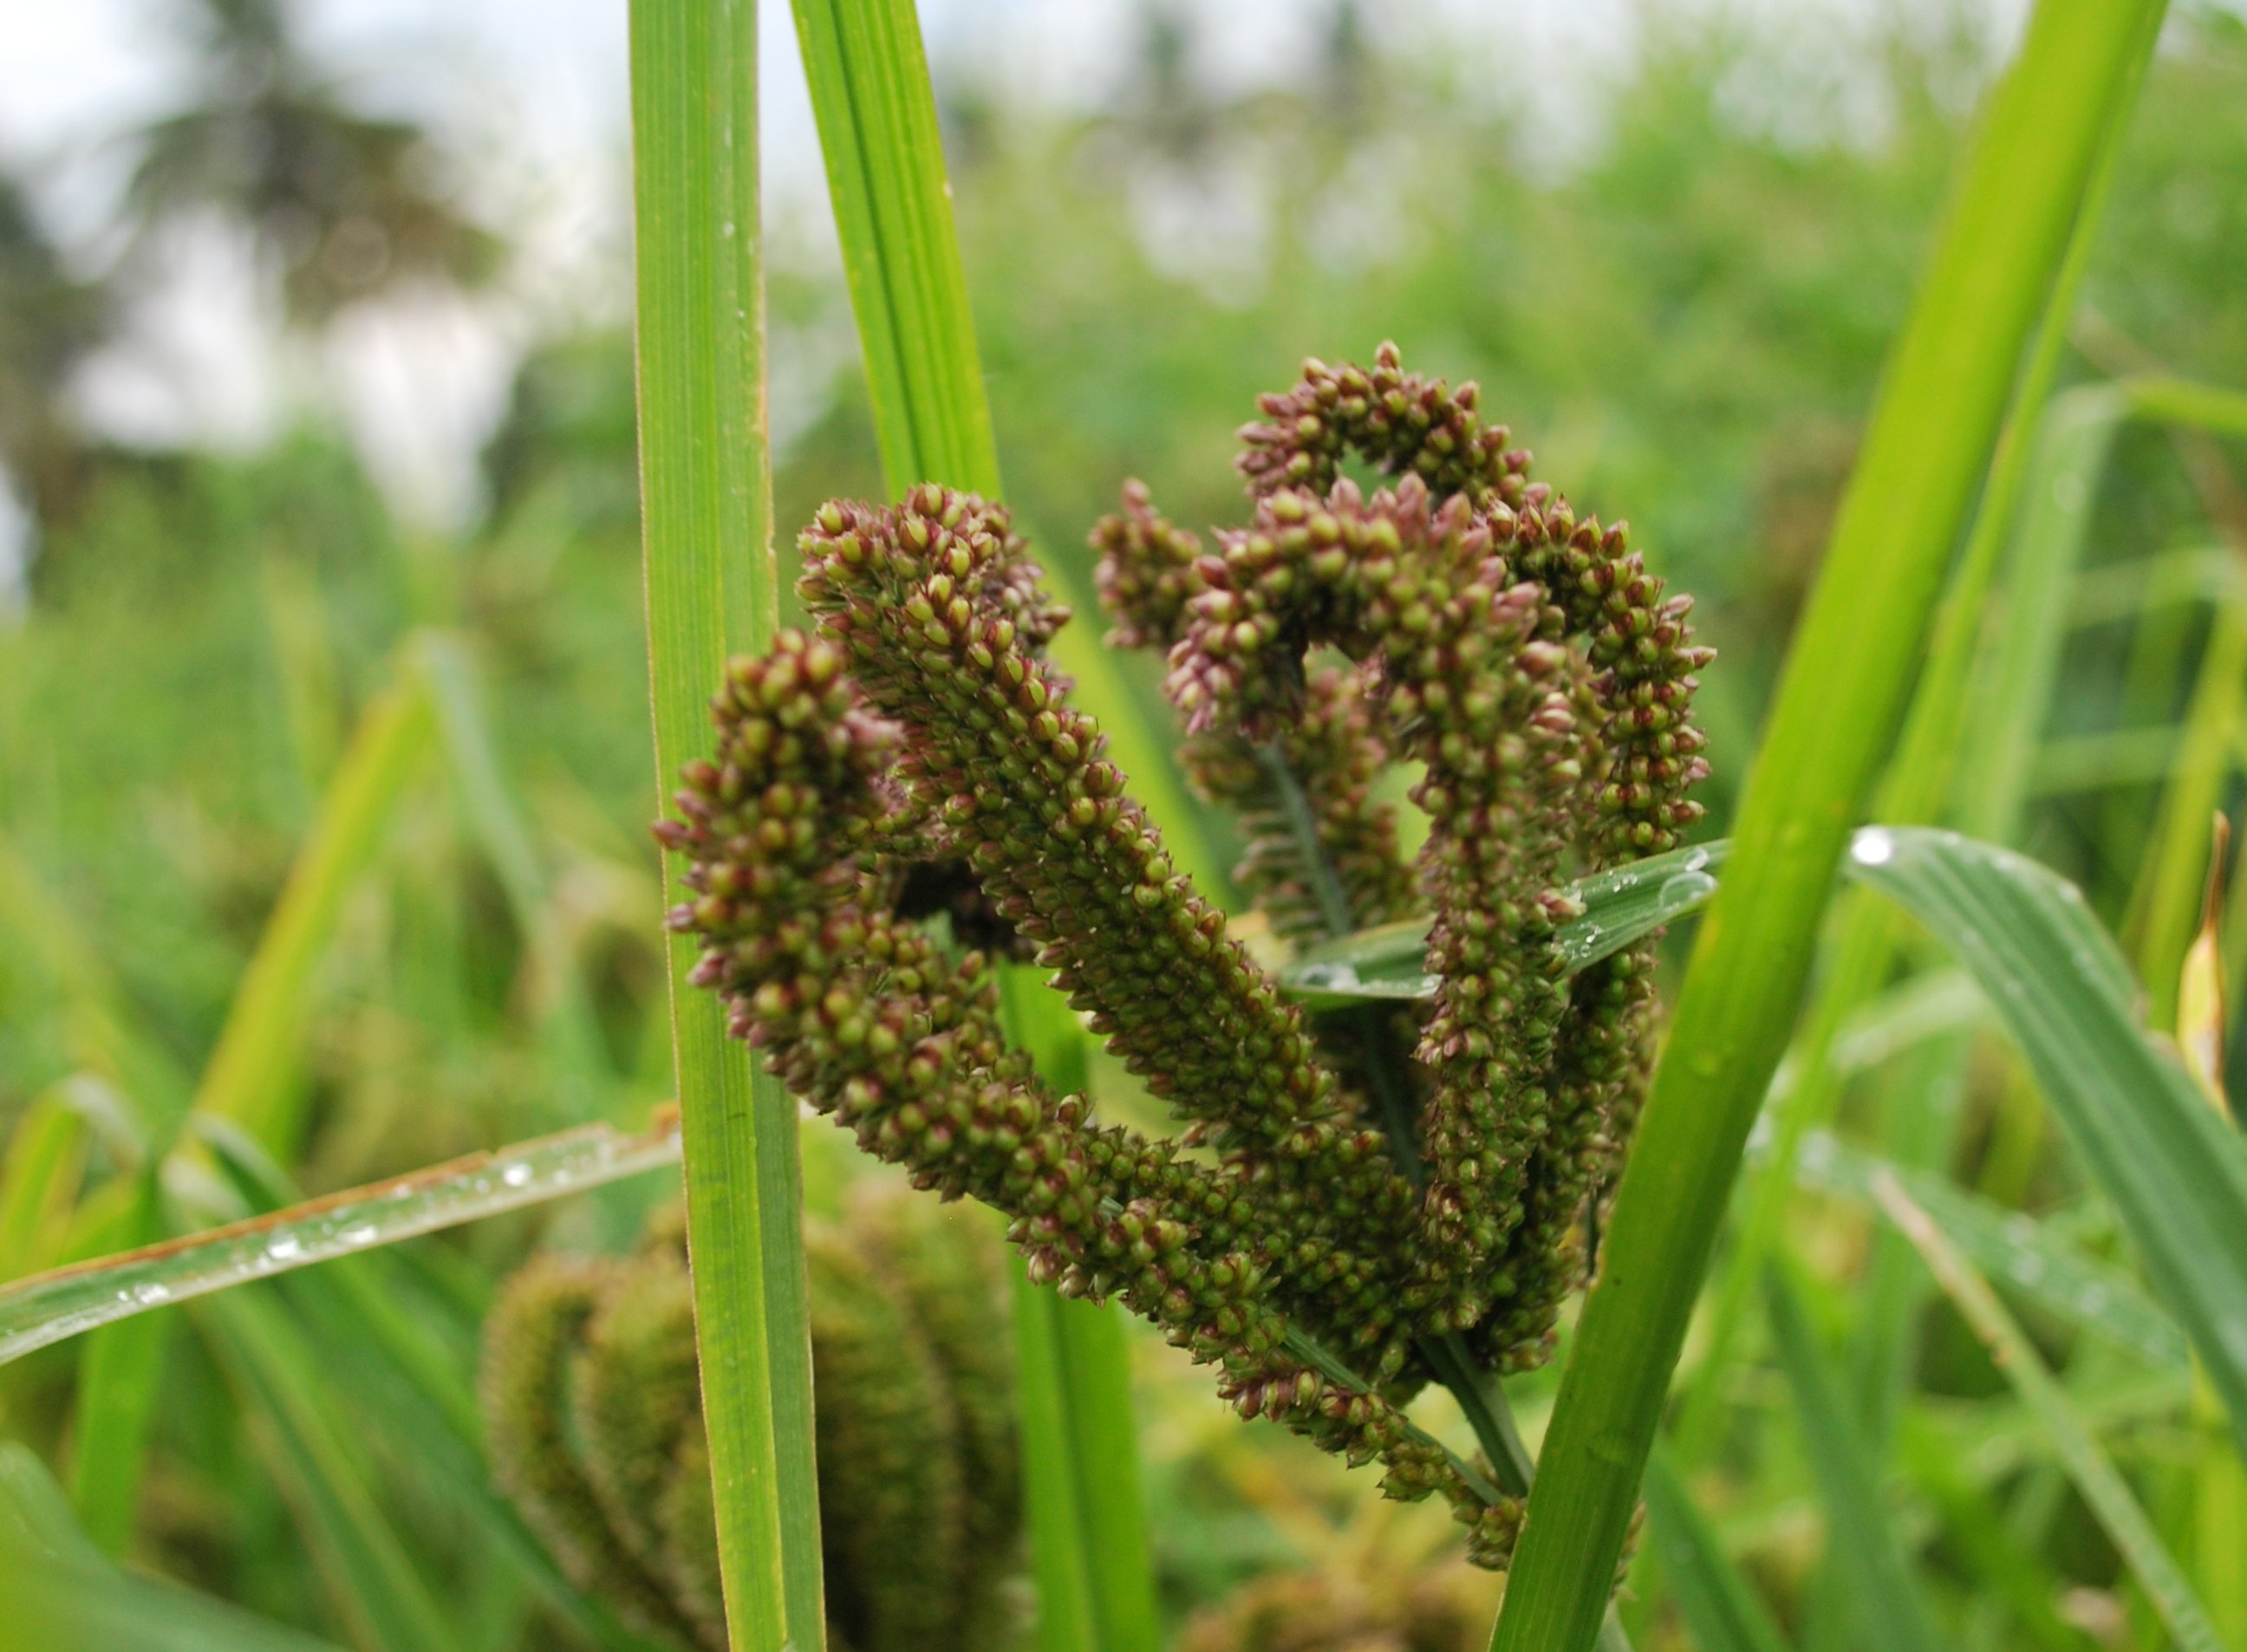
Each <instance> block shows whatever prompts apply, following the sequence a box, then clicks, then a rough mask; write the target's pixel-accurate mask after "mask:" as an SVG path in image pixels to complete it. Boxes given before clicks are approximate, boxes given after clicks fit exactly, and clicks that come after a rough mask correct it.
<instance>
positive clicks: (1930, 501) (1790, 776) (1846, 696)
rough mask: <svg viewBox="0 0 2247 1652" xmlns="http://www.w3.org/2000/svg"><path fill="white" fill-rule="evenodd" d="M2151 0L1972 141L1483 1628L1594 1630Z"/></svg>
mask: <svg viewBox="0 0 2247 1652" xmlns="http://www.w3.org/2000/svg"><path fill="white" fill-rule="evenodd" d="M2161 12H2162V5H2161V3H2160V0H2134V3H2106V0H2044V3H2042V4H2040V5H2039V7H2038V8H2037V10H2036V13H2035V16H2034V17H2033V18H2032V21H2031V23H2030V25H2029V29H2028V33H2027V37H2026V39H2025V42H2024V43H2023V45H2022V48H2021V52H2020V58H2019V60H2018V62H2017V63H2016V64H2015V65H2014V66H2013V68H2012V69H2011V72H2009V73H2008V74H2007V76H2006V78H2005V81H2004V83H2003V84H2002V85H2000V86H1999V87H1998V89H1997V90H1996V92H1994V94H1993V95H1992V97H1991V103H1990V106H1989V108H1988V109H1987V110H1986V111H1985V113H1984V116H1983V119H1982V123H1981V126H1980V129H1979V131H1978V132H1977V136H1976V139H1975V140H1974V143H1973V147H1972V149H1971V152H1970V155H1969V157H1968V160H1967V164H1966V167H1965V170H1964V176H1963V178H1962V181H1961V186H1960V188H1959V190H1958V194H1957V197H1956V199H1955V200H1954V202H1953V205H1952V208H1951V211H1950V217H1949V220H1948V222H1947V223H1946V226H1945V228H1944V229H1943V234H1942V236H1941V238H1940V240H1939V241H1938V242H1937V245H1936V253H1935V256H1934V260H1933V262H1932V264H1931V265H1930V268H1929V273H1928V276H1927V278H1926V281H1925V284H1924V286H1923V289H1922V291H1921V293H1920V296H1919V298H1918V300H1917V301H1916V304H1915V305H1914V308H1913V312H1912V316H1911V319H1910V321H1909V323H1908V324H1907V326H1906V328H1905V331H1904V334H1903V337H1902V339H1901V340H1900V341H1899V342H1898V345H1897V346H1896V349H1895V355H1894V358H1893V359H1892V361H1891V363H1890V365H1889V368H1888V376H1887V379H1886V382H1885V384H1884V385H1883V386H1882V392H1881V394H1880V398H1879V401H1878V404H1877V406H1876V407H1875V413H1874V415H1873V419H1872V421H1871V424H1870V426H1869V428H1868V432H1867V435H1866V440H1865V446H1864V449H1863V452H1862V454H1861V457H1860V459H1859V461H1858V464H1857V468H1856V470H1855V473H1854V475H1853V476H1852V478H1851V482H1850V487H1849V490H1848V493H1847V495H1846V497H1845V498H1844V500H1843V502H1842V504H1841V513H1840V516H1839V518H1838V520H1837V522H1836V523H1835V527H1834V539H1833V543H1832V545H1831V548H1830V549H1829V550H1828V552H1827V558H1826V562H1825V566H1824V568H1823V570H1822V571H1821V573H1820V577H1819V581H1818V584H1817V587H1816V590H1815V591H1814V592H1813V596H1812V597H1811V601H1810V604H1809V607H1808V609H1807V611H1806V613H1805V615H1804V618H1803V620H1802V624H1801V626H1800V631H1799V632H1798V635H1797V637H1796V639H1795V645H1794V646H1793V649H1792V650H1791V652H1790V655H1789V659H1788V662H1787V666H1786V672H1785V674H1784V677H1783V679H1782V681H1781V684H1780V686H1779V694H1778V698H1777V700H1776V702H1775V704H1774V706H1773V709H1772V714H1771V722H1770V727H1769V733H1768V735H1767V738H1766V741H1765V747H1764V749H1763V752H1762V754H1761V755H1760V756H1759V760H1758V761H1757V762H1756V765H1755V767H1754V768H1753V769H1752V772H1751V774H1750V775H1749V778H1748V782H1747V786H1746V789H1745V793H1744V795H1743V797H1742V800H1741V804H1740V811H1739V818H1738V828H1737V830H1736V832H1735V842H1736V843H1737V846H1738V849H1737V855H1736V857H1735V864H1736V865H1738V867H1740V868H1741V869H1742V870H1743V871H1744V872H1745V876H1738V877H1731V878H1728V879H1727V880H1726V881H1725V884H1724V886H1723V888H1722V889H1721V890H1720V891H1719V892H1718V897H1717V899H1716V901H1715V903H1714V905H1712V906H1711V909H1710V911H1709V914H1708V916H1707V918H1705V919H1704V921H1703V924H1702V928H1701V932H1700V935H1699V937H1698V939H1697V945H1696V946H1695V949H1694V952H1693V957H1692V961H1691V963H1690V966H1689V967H1688V970H1687V973H1686V978H1685V982H1684V987H1683V990H1682V992H1681V993H1680V998H1679V1002H1678V1007H1677V1019H1676V1025H1675V1029H1674V1031H1673V1032H1672V1034H1671V1035H1670V1046H1669V1048H1668V1051H1667V1053H1666V1055H1665V1056H1664V1059H1663V1062H1662V1065H1661V1068H1660V1069H1659V1071H1658V1072H1657V1074H1656V1078H1655V1083H1654V1089H1653V1094H1652V1096H1650V1097H1649V1102H1648V1105H1647V1109H1646V1113H1645V1117H1644V1121H1643V1124H1642V1126H1641V1128H1640V1133H1639V1141H1638V1143H1637V1147H1636V1150H1634V1151H1633V1153H1632V1154H1631V1157H1630V1161H1629V1167H1628V1168H1627V1169H1626V1170H1625V1171H1624V1173H1623V1178H1622V1187H1621V1190H1620V1191H1619V1193H1618V1196H1617V1198H1616V1201H1615V1218H1614V1222H1613V1225H1611V1227H1610V1229H1609V1232H1608V1241H1607V1249H1606V1258H1605V1263H1604V1267H1603V1270H1602V1279H1601V1281H1600V1283H1599V1284H1598V1285H1597V1286H1596V1287H1595V1288H1594V1290H1593V1291H1592V1293H1591V1295H1590V1297H1589V1299H1588V1301H1587V1303H1586V1305H1585V1308H1584V1314H1583V1318H1582V1321H1581V1324H1580V1326H1579V1328H1578V1332H1577V1336H1576V1340H1575V1344H1574V1348H1573V1349H1572V1350H1571V1353H1570V1355H1569V1359H1568V1363H1567V1369H1566V1371H1565V1372H1564V1373H1563V1376H1562V1379H1561V1392H1560V1396H1559V1399H1558V1402H1557V1403H1556V1406H1555V1410H1554V1417H1553V1423H1552V1426H1551V1429H1550V1430H1549V1431H1548V1433H1547V1441H1546V1447H1545V1452H1544V1460H1543V1463H1542V1465H1541V1468H1540V1473H1539V1475H1538V1479H1537V1485H1536V1487H1535V1489H1534V1491H1533V1492H1532V1493H1531V1498H1530V1511H1529V1518H1528V1521H1527V1524H1526V1528H1525V1530H1524V1532H1523V1535H1522V1542H1521V1547H1520V1553H1518V1554H1517V1556H1516V1558H1515V1562H1514V1568H1513V1578H1512V1580H1511V1582H1510V1583H1509V1586H1508V1588H1507V1592H1506V1606H1505V1609H1504V1611H1503V1613H1502V1614H1501V1615H1500V1617H1499V1624H1498V1628H1497V1630H1496V1633H1495V1635H1494V1636H1493V1641H1492V1644H1493V1646H1494V1648H1496V1649H1497V1652H1529V1649H1535V1652H1581V1649H1583V1648H1586V1647H1588V1646H1589V1645H1590V1644H1591V1643H1592V1641H1593V1638H1594V1636H1595V1635H1596V1634H1597V1633H1598V1631H1599V1626H1600V1621H1601V1617H1602V1614H1603V1612H1604V1610H1605V1608H1606V1605H1607V1600H1608V1593H1609V1589H1610V1586H1611V1582H1612V1580H1613V1577H1614V1568H1615V1562H1616V1560H1617V1558H1618V1557H1619V1556H1620V1554H1621V1553H1622V1545H1623V1540H1624V1538H1625V1536H1626V1534H1627V1532H1628V1529H1629V1524H1630V1519H1631V1511H1632V1508H1633V1505H1634V1504H1635V1503H1636V1492H1637V1486H1638V1480H1639V1476H1640V1473H1641V1471H1643V1467H1644V1465H1645V1462H1646V1455H1647V1451H1648V1450H1649V1447H1650V1445H1651V1444H1652V1443H1653V1437H1654V1434H1655V1431H1656V1428H1657V1426H1658V1425H1659V1423H1660V1420H1661V1412H1662V1403H1663V1395H1664V1392H1665V1391H1666V1389H1667V1388H1668V1385H1669V1380H1670V1371H1671V1369H1673V1368H1674V1367H1675V1365H1676V1363H1677V1353H1678V1349H1679V1347H1680V1345H1681V1344H1682V1342H1683V1341H1684V1332H1685V1322H1686V1318H1687V1316H1688V1314H1690V1311H1691V1308H1692V1304H1693V1300H1694V1297H1695V1296H1696V1294H1697V1290H1698V1287H1699V1284H1700V1280H1701V1276H1702V1273H1703V1271H1704V1268H1705V1266H1706V1265H1707V1261H1708V1256H1709V1252H1710V1248H1711V1245H1712V1244H1713V1242H1714V1239H1715V1234H1716V1230H1717V1227H1718V1223H1719V1222H1720V1221H1721V1219H1722V1218H1723V1214H1724V1210H1725V1202H1726V1198H1727V1196H1728V1194H1729V1191H1730V1189H1731V1183H1732V1180H1733V1177H1734V1174H1735V1172H1736V1171H1737V1170H1738V1164H1739V1157H1740V1153H1741V1150H1742V1149H1743V1148H1744V1147H1745V1143H1746V1141H1747V1135H1748V1130H1749V1128H1750V1126H1751V1125H1752V1123H1754V1119H1755V1115H1756V1111H1757V1109H1758V1107H1759V1104H1760V1103H1761V1101H1762V1097H1763V1093H1764V1090H1765V1087H1766V1086H1767V1085H1768V1083H1769V1082H1770V1080H1771V1075H1772V1071H1773V1069H1774V1068H1776V1067H1777V1065H1778V1063H1779V1055H1780V1053H1781V1052H1782V1050H1783V1049H1784V1048H1785V1046H1786V1041H1787V1036H1788V1034H1789V1032H1790V1030H1791V1027H1792V1025H1793V1018H1794V1014H1795V1011H1796V1009H1797V1007H1798V1006H1799V1005H1800V999H1801V994H1802V988H1803V984H1804V981H1805V979H1806V975H1807V973H1808V970H1809V966H1810V960H1811V955H1812V952H1813V946H1814V944H1815V941H1816V939H1817V932H1818V927H1819V919H1820V914H1821V913H1822V912H1823V911H1824V910H1825V906H1826V898H1827V891H1828V889H1829V887H1830V885H1831V884H1832V880H1833V874H1834V867H1835V865H1836V864H1837V863H1838V862H1839V860H1840V857H1841V850H1842V846H1843V843H1844V840H1845V837H1846V835H1847V830H1848V828H1849V826H1850V824H1851V823H1852V821H1853V819H1854V816H1855V815H1856V813H1857V811H1858V809H1859V808H1860V807H1861V804H1862V802H1863V801H1864V799H1865V796H1866V795H1867V793H1868V790H1869V788H1870V786H1871V782H1872V781H1873V778H1874V776H1875V773H1876V771H1877V768H1878V766H1879V764H1880V761H1881V759H1882V755H1883V754H1884V752H1885V750H1886V747H1887V745H1888V738H1889V735H1890V733H1891V731H1892V730H1893V729H1894V727H1895V723H1896V720H1897V719H1898V716H1899V715H1900V713H1902V709H1903V703H1904V699H1905V695H1906V693H1907V691H1908V689H1909V685H1910V679H1911V674H1912V671H1913V667H1914V666H1915V664H1916V659H1917V657H1918V652H1919V649H1920V646H1921V644H1922V641H1923V636H1924V633H1925V631H1926V629H1927V623H1928V620H1929V615H1930V612H1931V611H1932V609H1933V607H1934V604H1935V598H1936V592H1937V590H1938V589H1939V587H1940V584H1941V580H1942V576H1943V569H1944V567H1945V565H1946V564H1947V563H1948V562H1949V560H1950V553H1951V551H1952V550H1953V549H1954V547H1955V545H1956V543H1957V536H1958V535H1959V533H1960V532H1961V530H1962V529H1964V526H1965V524H1966V519H1967V515H1968V512H1969V510H1970V507H1971V505H1972V502H1973V499H1974V495H1975V493H1976V490H1977V488H1978V487H1979V486H1980V484H1981V482H1982V480H1983V477H1984V474H1985V472H1986V469H1987V467H1988V464H1989V461H1990V458H1991V449H1992V447H1993V446H1994V444H1995V442H1996V440H1997V437H1998V427H1999V424H2000V421H2001V420H2002V419H2003V417H2004V414H2005V405H2006V402H2007V399H2008V398H2009V397H2010V395H2011V391H2012V387H2013V383H2014V379H2015V375H2016V372H2017V371H2018V367H2019V365H2020V363H2021V358H2022V352H2023V349H2024V346H2025V345H2026V343H2027V342H2028V339H2029V336H2030V333H2031V331H2032V328H2033V327H2034V325H2035V324H2036V321H2037V317H2038V316H2039V313H2040V312H2041V311H2042V309H2043V307H2044V304H2045V300H2046V296H2047V294H2048V292H2049V290H2050V288H2051V284H2052V277H2053V275H2054V272H2055V271H2056V270H2057V269H2058V267H2059V263H2060V260H2061V257H2062V255H2063V252H2064V250H2065V249H2066V244H2067V241H2068V237H2069V235H2070V232H2071V231H2072V229H2073V226H2074V224H2075V222H2076V220H2077V218H2078V216H2079V215H2080V208H2081V207H2082V204H2083V201H2084V197H2085V193H2086V186H2087V184H2088V182H2089V181H2090V179H2091V177H2092V175H2093V171H2094V169H2095V167H2096V166H2097V163H2098V160H2099V156H2100V149H2101V144H2102V141H2103V138H2104V134H2105V133H2107V131H2108V129H2109V127H2110V125H2111V122H2112V121H2113V119H2114V115H2115V112H2116V111H2117V109H2118V108H2119V107H2121V105H2122V102H2123V100H2124V99H2126V97H2127V92H2128V88H2129V86H2130V85H2132V84H2133V82H2134V77H2135V75H2136V73H2137V70H2138V65H2140V64H2141V62H2142V60H2143V58H2144V56H2145V54H2146V53H2148V51H2151V49H2152V44H2153V38H2154V29H2153V27H2152V24H2154V23H2155V22H2156V21H2157V20H2158V18H2159V17H2160V15H2161Z"/></svg>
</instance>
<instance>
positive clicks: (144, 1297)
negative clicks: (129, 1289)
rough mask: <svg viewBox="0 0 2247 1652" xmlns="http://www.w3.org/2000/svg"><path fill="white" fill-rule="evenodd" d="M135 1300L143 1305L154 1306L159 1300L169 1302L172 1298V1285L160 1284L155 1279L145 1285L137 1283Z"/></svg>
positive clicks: (134, 1294)
mask: <svg viewBox="0 0 2247 1652" xmlns="http://www.w3.org/2000/svg"><path fill="white" fill-rule="evenodd" d="M133 1300H134V1301H136V1302H138V1303H140V1306H141V1307H154V1305H155V1304H157V1303H158V1302H168V1301H170V1300H172V1287H170V1286H168V1285H159V1284H157V1283H156V1281H155V1280H149V1281H148V1282H147V1284H145V1285H136V1286H134V1287H133Z"/></svg>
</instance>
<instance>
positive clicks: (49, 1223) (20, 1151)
mask: <svg viewBox="0 0 2247 1652" xmlns="http://www.w3.org/2000/svg"><path fill="white" fill-rule="evenodd" d="M84 1171H85V1131H84V1130H83V1129H82V1128H81V1126H80V1125H79V1118H78V1115H77V1114H75V1113H73V1112H72V1110H71V1109H70V1108H69V1107H68V1106H66V1105H65V1103H64V1102H62V1101H61V1100H60V1099H59V1098H58V1097H56V1096H39V1097H38V1098H36V1099H34V1100H33V1101H32V1102H31V1105H29V1106H28V1107H26V1108H24V1110H23V1111H22V1112H21V1113H20V1114H18V1115H17V1118H16V1127H15V1129H14V1130H12V1131H10V1134H9V1137H8V1151H7V1154H6V1156H5V1157H0V1281H4V1280H12V1279H18V1278H20V1277H22V1276H23V1275H24V1274H25V1273H31V1272H32V1271H33V1270H35V1269H37V1268H38V1267H40V1266H44V1263H45V1261H46V1259H47V1257H48V1255H49V1253H50V1252H51V1249H52V1246H53V1239H54V1235H55V1234H56V1232H57V1230H58V1229H59V1227H60V1226H61V1225H62V1221H63V1219H64V1217H65V1214H66V1213H67V1212H68V1211H69V1209H70V1207H71V1205H72V1204H74V1203H75V1202H76V1200H77V1198H78V1188H79V1178H80V1177H81V1176H82V1174H83V1173H84Z"/></svg>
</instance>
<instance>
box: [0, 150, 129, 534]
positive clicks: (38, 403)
mask: <svg viewBox="0 0 2247 1652" xmlns="http://www.w3.org/2000/svg"><path fill="white" fill-rule="evenodd" d="M113 311H114V306H113V303H112V299H111V295H110V292H109V290H108V288H107V287H106V284H105V283H102V282H100V281H99V280H92V279H86V278H84V277H81V276H78V275H75V274H73V273H72V271H71V270H70V269H69V267H68V266H67V264H66V263H65V261H64V259H63V256H62V254H61V253H60V251H59V250H58V249H57V248H56V246H55V244H54V242H52V241H51V240H50V239H49V238H48V236H47V234H46V231H45V229H44V227H43V226H42V225H41V224H40V222H39V221H38V215H36V214H35V213H34V212H33V210H32V207H31V201H30V200H29V198H28V197H27V195H25V192H24V188H23V186H22V184H21V183H20V182H19V181H17V179H16V178H14V177H12V176H10V175H9V174H7V173H5V172H4V171H0V468H5V469H6V471H7V473H8V475H9V478H10V481H12V482H13V484H14V485H15V487H16V488H17V491H18V492H19V493H20V494H21V495H22V496H23V500H24V503H25V504H26V505H27V506H28V507H29V508H30V509H31V513H32V514H33V515H35V516H36V517H38V519H39V520H40V521H43V522H44V521H50V520H52V519H54V518H55V517H57V516H58V515H61V514H63V513H65V511H66V510H67V509H68V507H69V504H70V502H71V501H72V500H73V499H74V498H75V497H76V496H77V495H78V494H79V491H80V488H81V485H82V482H83V481H84V474H85V462H86V453H87V444H86V438H85V432H84V431H83V430H82V429H80V427H79V424H78V421H77V420H75V419H74V418H73V417H72V414H71V412H70V408H69V395H68V392H69V387H70V381H71V378H72V374H73V373H74V372H76V371H77V369H78V366H79V363H80V362H81V361H83V360H84V359H85V357H86V356H87V354H88V353H89V352H92V350H93V349H94V348H95V347H96V346H97V345H99V344H100V343H101V342H102V340H103V339H104V338H106V336H107V335H108V332H109V328H110V324H111V321H112V319H113Z"/></svg>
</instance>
